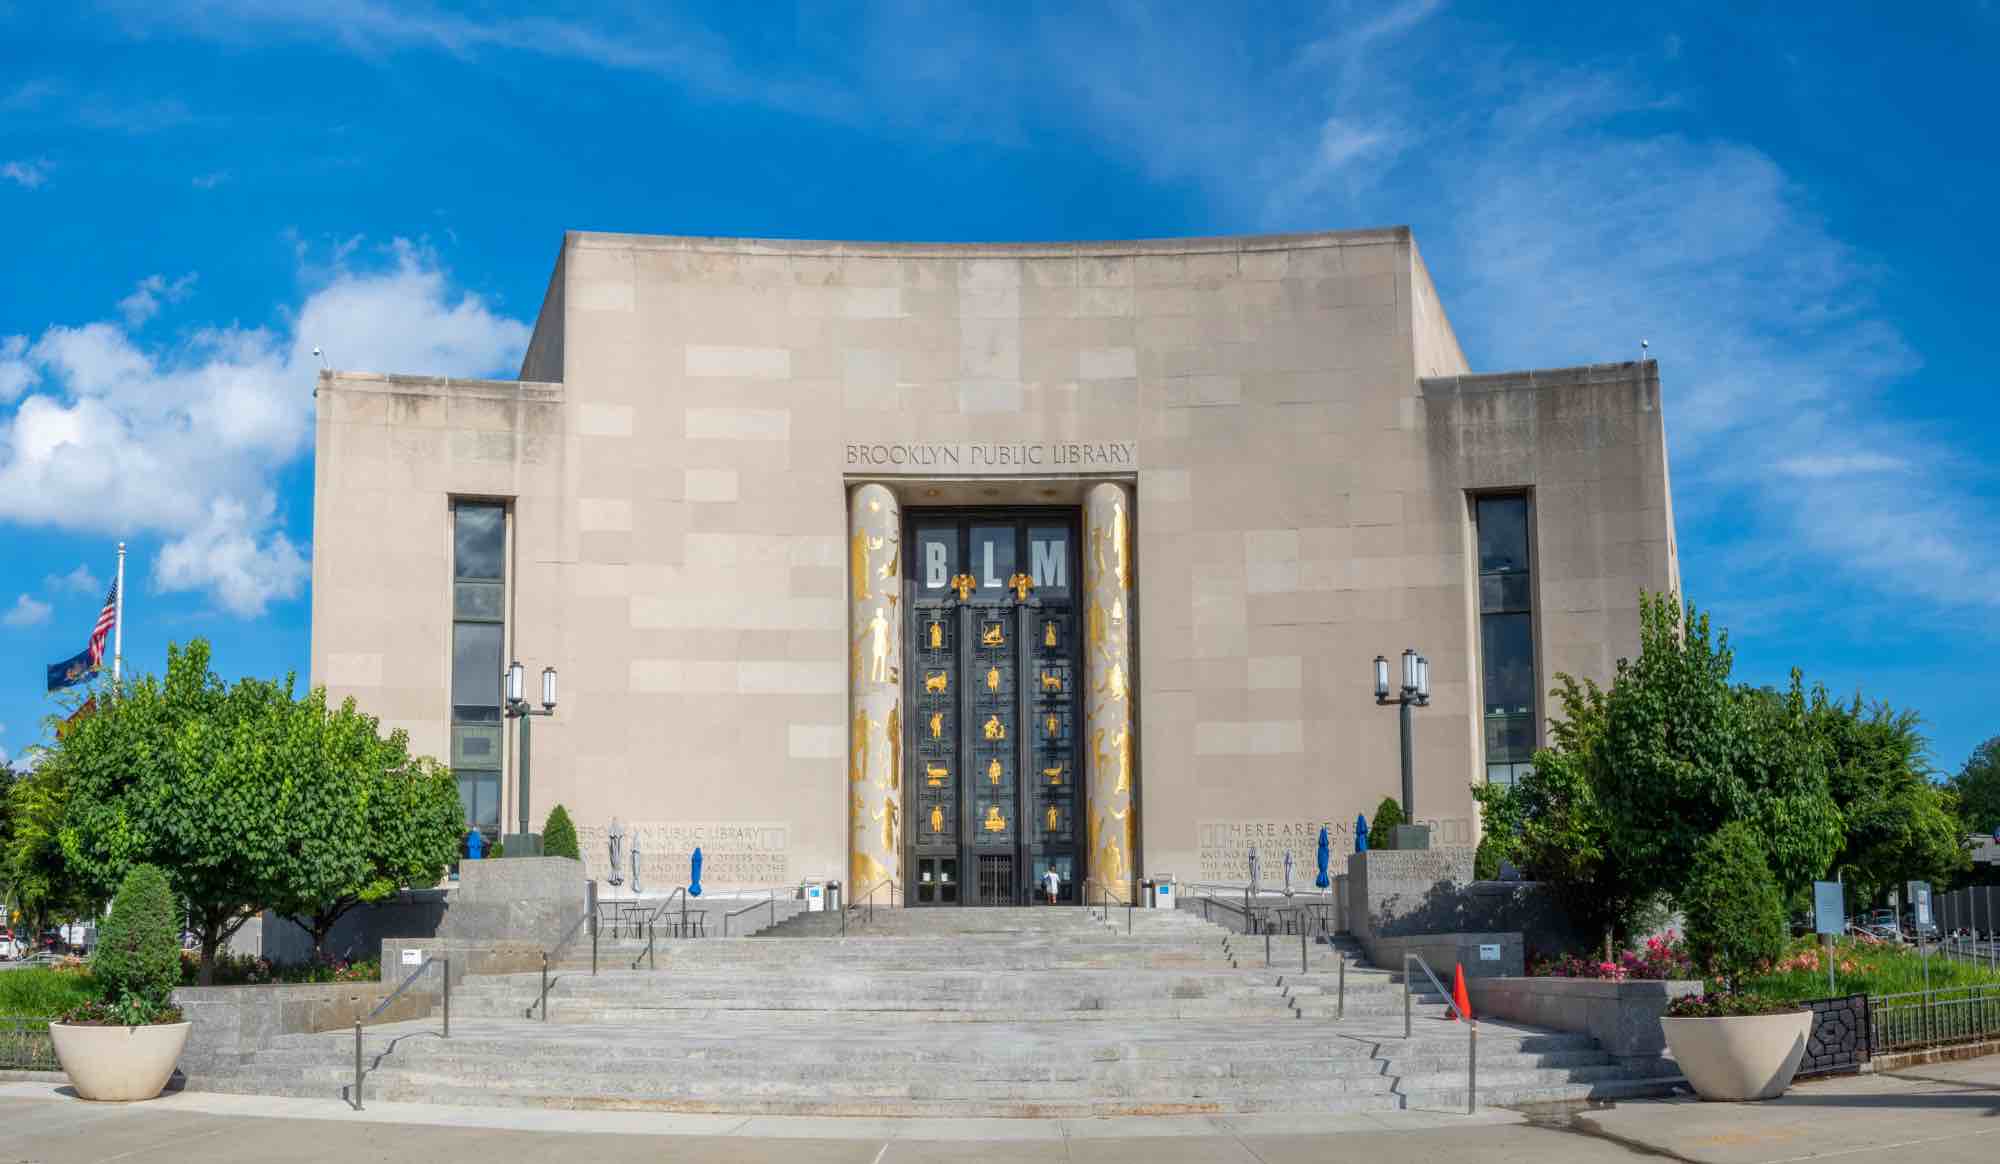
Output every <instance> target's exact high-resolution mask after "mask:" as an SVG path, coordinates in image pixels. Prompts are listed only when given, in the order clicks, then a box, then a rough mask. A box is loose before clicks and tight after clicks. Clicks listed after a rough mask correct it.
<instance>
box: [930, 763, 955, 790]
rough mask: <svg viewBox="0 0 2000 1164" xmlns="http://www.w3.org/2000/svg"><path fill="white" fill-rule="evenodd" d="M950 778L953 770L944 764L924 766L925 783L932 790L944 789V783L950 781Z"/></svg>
mask: <svg viewBox="0 0 2000 1164" xmlns="http://www.w3.org/2000/svg"><path fill="white" fill-rule="evenodd" d="M950 776H951V769H950V768H947V767H946V766H944V765H943V764H925V765H924V783H925V784H927V785H929V786H930V787H932V788H943V787H944V782H945V781H946V780H947V779H949V778H950Z"/></svg>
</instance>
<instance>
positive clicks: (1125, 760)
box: [1111, 728, 1132, 794]
mask: <svg viewBox="0 0 2000 1164" xmlns="http://www.w3.org/2000/svg"><path fill="white" fill-rule="evenodd" d="M1111 746H1112V748H1113V749H1115V750H1116V751H1117V753H1118V786H1117V787H1116V788H1113V789H1112V790H1111V791H1112V793H1113V794H1117V793H1122V792H1129V791H1130V790H1131V788H1132V733H1131V731H1130V730H1129V729H1126V728H1119V729H1118V735H1117V738H1115V739H1113V740H1112V741H1111Z"/></svg>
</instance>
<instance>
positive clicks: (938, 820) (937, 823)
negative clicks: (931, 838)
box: [931, 804, 944, 833]
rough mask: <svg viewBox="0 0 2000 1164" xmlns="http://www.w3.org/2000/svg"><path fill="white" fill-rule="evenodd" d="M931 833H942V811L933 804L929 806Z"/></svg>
mask: <svg viewBox="0 0 2000 1164" xmlns="http://www.w3.org/2000/svg"><path fill="white" fill-rule="evenodd" d="M931 831H932V832H934V833H941V832H943V831H944V809H943V808H941V807H939V806H938V805H935V804H933V805H931Z"/></svg>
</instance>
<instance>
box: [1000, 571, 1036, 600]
mask: <svg viewBox="0 0 2000 1164" xmlns="http://www.w3.org/2000/svg"><path fill="white" fill-rule="evenodd" d="M1007 585H1008V586H1009V587H1011V588H1012V589H1013V591H1014V601H1016V602H1026V601H1027V600H1028V592H1029V591H1030V590H1033V589H1034V588H1035V580H1034V579H1033V578H1030V577H1029V576H1028V575H1026V574H1015V575H1014V576H1013V577H1011V578H1009V579H1007Z"/></svg>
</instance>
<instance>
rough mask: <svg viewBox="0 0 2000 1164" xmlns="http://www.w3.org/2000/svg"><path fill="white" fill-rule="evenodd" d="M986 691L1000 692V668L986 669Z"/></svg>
mask: <svg viewBox="0 0 2000 1164" xmlns="http://www.w3.org/2000/svg"><path fill="white" fill-rule="evenodd" d="M986 690H988V691H998V690H1000V668H998V667H988V668H986Z"/></svg>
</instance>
